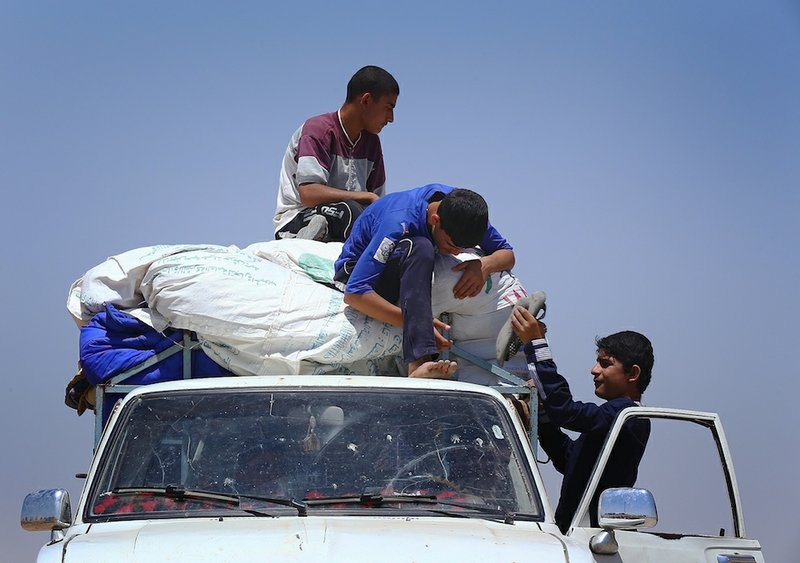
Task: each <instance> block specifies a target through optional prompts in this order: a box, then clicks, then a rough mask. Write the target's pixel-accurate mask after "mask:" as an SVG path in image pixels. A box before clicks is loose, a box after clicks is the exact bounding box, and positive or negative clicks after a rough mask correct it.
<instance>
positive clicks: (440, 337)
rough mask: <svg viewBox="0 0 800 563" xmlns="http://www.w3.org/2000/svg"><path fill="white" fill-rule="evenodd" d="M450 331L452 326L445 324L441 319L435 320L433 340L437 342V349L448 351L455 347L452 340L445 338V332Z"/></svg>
mask: <svg viewBox="0 0 800 563" xmlns="http://www.w3.org/2000/svg"><path fill="white" fill-rule="evenodd" d="M448 330H450V326H449V325H447V324H445V323H443V322H442V321H440V320H439V319H433V338H434V339H435V340H436V348H437V349H438V350H447V349H448V348H450V346H452V345H453V341H452V340H448V339H447V338H445V336H444V334H442V333H443V332H445V331H448Z"/></svg>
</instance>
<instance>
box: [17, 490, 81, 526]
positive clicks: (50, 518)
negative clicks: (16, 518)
mask: <svg viewBox="0 0 800 563" xmlns="http://www.w3.org/2000/svg"><path fill="white" fill-rule="evenodd" d="M71 522H72V507H71V505H70V502H69V493H68V492H67V491H65V490H64V489H48V490H44V491H39V492H36V493H30V494H29V495H28V496H26V497H25V500H24V501H23V503H22V513H21V514H20V524H21V525H22V527H23V528H24V529H25V530H28V531H29V532H41V531H51V530H63V529H65V528H68V527H69V526H70V523H71Z"/></svg>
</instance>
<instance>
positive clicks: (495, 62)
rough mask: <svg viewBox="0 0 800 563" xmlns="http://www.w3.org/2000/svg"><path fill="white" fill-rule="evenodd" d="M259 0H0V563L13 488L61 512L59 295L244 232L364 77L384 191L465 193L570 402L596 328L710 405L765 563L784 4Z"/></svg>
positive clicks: (778, 266)
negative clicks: (137, 251) (157, 251)
mask: <svg viewBox="0 0 800 563" xmlns="http://www.w3.org/2000/svg"><path fill="white" fill-rule="evenodd" d="M284 4H285V3H279V4H277V5H276V4H275V3H272V2H269V3H268V2H236V3H223V2H207V1H191V2H189V1H171V2H151V1H142V2H86V1H74V2H55V1H52V2H50V1H26V2H23V1H8V0H5V1H4V0H0V80H1V81H2V88H0V186H2V190H3V200H4V205H3V206H2V222H0V229H2V231H0V232H1V233H2V240H3V245H2V260H3V274H4V275H3V276H2V279H1V280H0V284H2V294H3V295H5V296H6V297H5V299H4V307H3V310H4V321H3V323H2V326H1V327H0V330H1V331H2V342H3V344H2V352H3V355H4V357H5V358H6V366H5V377H4V379H5V382H6V383H5V393H4V394H3V399H2V405H3V408H2V411H0V412H1V413H2V414H0V416H1V417H2V424H0V433H1V434H0V444H2V446H3V450H4V451H5V452H6V453H5V454H4V455H2V456H0V458H2V459H1V460H0V476H1V477H2V482H3V483H4V485H3V494H2V496H1V497H0V503H2V504H1V505H0V506H1V509H0V515H1V517H2V522H0V540H1V541H0V543H2V545H3V546H4V547H3V548H2V553H0V559H2V561H9V562H10V561H26V560H33V558H34V556H35V553H36V551H37V549H38V547H39V546H40V545H42V544H43V543H44V542H45V541H47V538H48V535H47V534H44V533H40V534H33V533H27V532H24V531H22V530H21V528H20V527H19V510H20V506H21V503H22V499H23V497H24V495H25V494H26V493H27V492H31V491H35V490H38V489H42V488H53V487H66V488H68V489H69V490H70V492H71V494H72V497H73V502H77V500H78V493H79V491H80V485H81V483H80V482H79V481H78V480H76V479H74V478H73V475H74V474H75V473H77V472H82V471H85V470H86V469H87V466H88V463H89V460H90V457H91V446H92V433H93V430H92V418H91V415H84V416H83V417H81V418H78V417H77V416H75V412H74V411H72V410H70V409H68V408H67V407H66V406H64V404H63V393H64V387H65V386H66V383H67V382H68V381H69V379H70V378H71V377H72V375H73V374H74V373H75V365H76V362H77V354H78V349H77V348H78V347H77V343H78V329H77V328H76V326H75V325H74V324H73V322H72V320H71V319H70V317H69V316H68V314H67V311H66V308H65V303H66V298H67V291H68V288H69V285H70V284H71V283H72V282H73V281H74V280H75V279H77V278H78V277H80V276H82V275H83V273H84V272H85V271H86V270H88V269H89V268H91V267H92V266H94V265H96V264H98V263H99V262H101V261H103V260H105V259H106V258H107V257H108V256H110V255H113V254H118V253H120V252H123V251H125V250H129V249H132V248H136V247H140V246H147V245H153V244H166V243H212V244H234V245H237V246H246V245H248V244H250V243H253V242H258V241H263V240H269V239H270V238H271V228H272V215H273V212H274V208H275V194H276V190H277V179H278V172H279V167H280V161H281V158H282V156H283V152H284V150H285V147H286V143H287V142H288V139H289V136H290V135H291V133H292V132H293V131H294V130H295V129H296V128H297V127H298V126H299V125H300V123H301V122H302V121H303V120H304V119H305V118H307V117H310V116H312V115H316V114H319V113H323V112H327V111H333V110H335V109H336V108H337V107H339V105H340V104H341V102H342V101H343V98H344V91H345V85H346V82H347V80H348V79H349V77H350V76H351V75H352V73H353V72H354V71H355V70H357V69H358V68H360V67H361V66H363V65H365V64H377V65H380V66H383V67H384V68H386V69H387V70H389V71H390V72H392V73H393V74H394V76H395V77H396V78H397V80H398V81H399V83H400V88H401V95H400V98H399V101H398V105H397V110H396V112H395V123H394V124H392V125H389V126H388V127H387V128H386V129H385V130H384V132H383V133H382V135H381V139H382V142H383V147H384V154H385V158H386V166H387V172H388V186H389V191H397V190H400V189H404V188H411V187H416V186H419V185H422V184H426V183H430V182H442V183H446V184H451V185H459V186H464V187H471V188H473V189H475V190H477V191H479V192H481V193H482V194H483V195H484V196H485V197H486V199H487V201H488V202H489V205H490V209H491V215H492V221H493V223H494V224H495V225H496V226H497V227H498V229H499V230H500V231H501V232H502V233H503V234H504V235H506V237H507V238H508V239H509V240H510V241H511V242H512V244H513V245H514V246H515V248H516V252H517V266H516V268H515V272H516V274H517V275H518V276H519V277H520V278H521V279H522V280H523V282H524V283H525V284H526V286H527V287H528V288H529V289H530V290H534V289H542V290H545V291H546V292H547V294H548V304H549V311H548V327H549V330H550V332H549V337H550V341H551V346H552V349H553V352H554V355H555V357H556V360H557V361H558V364H559V368H560V370H561V372H562V373H564V374H565V375H566V376H567V377H568V378H569V379H570V381H571V382H572V388H573V391H574V393H575V395H576V397H578V398H580V399H583V400H591V399H592V398H593V394H592V385H591V378H590V375H589V369H590V367H591V365H592V363H593V361H594V352H595V350H594V338H595V336H597V335H603V334H607V333H610V332H615V331H617V330H622V329H633V330H638V331H641V332H644V333H645V334H647V335H648V336H649V337H650V338H651V340H652V341H653V344H654V348H655V352H656V365H655V370H654V376H653V383H652V386H651V387H650V389H649V390H648V392H647V393H646V394H645V398H644V400H645V402H646V403H647V404H649V405H654V406H655V405H658V406H672V407H682V408H691V409H698V410H708V411H715V412H719V413H720V414H721V416H722V421H723V424H724V425H725V429H726V432H727V436H728V440H729V443H730V446H731V449H732V453H733V458H734V461H735V467H736V472H737V477H738V480H739V485H740V488H741V490H742V497H743V504H744V510H745V521H746V524H747V531H748V535H750V536H752V537H757V538H759V539H760V540H761V542H762V545H763V547H764V552H765V555H766V557H767V559H768V560H769V561H773V562H788V561H792V560H793V558H794V557H796V555H797V552H798V549H800V539H798V534H796V533H792V532H791V529H792V528H793V527H794V525H793V524H789V523H791V522H794V521H795V518H794V517H795V515H796V510H797V506H798V504H799V503H800V486H799V485H798V481H797V479H798V470H797V467H798V466H800V447H799V446H800V438H798V430H797V429H798V426H799V425H800V424H799V423H800V408H799V407H798V404H797V402H798V399H799V398H800V378H798V375H800V373H798V371H799V370H798V365H799V364H798V360H797V358H796V356H795V354H794V352H796V351H797V349H798V348H800V340H799V339H798V333H797V329H796V322H795V320H796V319H797V318H798V316H800V307H799V306H798V303H799V301H800V300H798V296H797V291H798V287H800V259H798V253H797V246H798V242H800V228H799V227H798V212H800V189H799V188H800V185H799V184H800V158H799V157H800V103H798V100H800V3H799V2H797V1H791V0H767V1H761V2H754V1H739V0H706V1H702V0H701V1H696V0H678V1H672V2H642V1H633V0H631V1H617V2H560V3H557V2H541V1H532V2H508V1H503V0H500V1H498V2H492V3H491V7H489V4H485V3H483V4H480V5H476V6H471V5H466V4H465V3H463V2H455V1H453V2H418V1H416V0H413V1H409V2H404V3H402V4H401V3H393V4H385V5H384V4H383V3H380V2H372V3H363V2H350V1H340V2H337V3H320V5H316V4H315V3H311V4H309V3H297V5H295V6H287V5H284ZM677 449H678V450H679V448H677ZM678 453H679V454H684V453H686V454H689V455H690V453H691V452H678ZM555 500H556V499H555V498H554V499H552V501H553V502H555Z"/></svg>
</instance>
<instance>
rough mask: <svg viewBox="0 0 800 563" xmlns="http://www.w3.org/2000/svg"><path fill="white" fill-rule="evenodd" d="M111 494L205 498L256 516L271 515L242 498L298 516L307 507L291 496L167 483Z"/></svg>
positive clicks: (113, 490)
mask: <svg viewBox="0 0 800 563" xmlns="http://www.w3.org/2000/svg"><path fill="white" fill-rule="evenodd" d="M111 493H112V494H115V495H118V496H125V495H139V494H152V495H156V496H163V497H166V498H174V499H176V500H186V499H190V500H191V499H193V500H206V501H211V502H218V503H222V504H227V505H230V506H233V507H235V508H239V509H241V510H242V511H244V512H247V513H249V514H255V515H257V516H273V515H271V514H265V513H264V512H261V511H259V510H255V509H252V508H246V507H243V506H242V499H247V500H258V501H262V502H269V503H271V504H279V505H281V506H288V507H291V508H294V509H296V510H297V515H298V516H306V514H307V513H308V507H307V506H306V504H305V503H304V502H301V501H298V500H295V499H293V498H284V497H265V496H257V495H239V494H233V493H221V492H218V491H206V490H203V489H187V488H185V487H182V486H180V485H167V486H166V487H117V488H116V489H112V490H111Z"/></svg>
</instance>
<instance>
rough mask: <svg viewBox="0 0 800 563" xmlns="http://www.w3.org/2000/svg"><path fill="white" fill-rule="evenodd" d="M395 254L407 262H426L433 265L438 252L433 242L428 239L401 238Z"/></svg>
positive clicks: (421, 237) (419, 237)
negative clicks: (409, 260)
mask: <svg viewBox="0 0 800 563" xmlns="http://www.w3.org/2000/svg"><path fill="white" fill-rule="evenodd" d="M395 253H397V254H399V255H400V256H401V257H402V258H404V259H406V260H408V259H414V260H415V261H424V262H430V263H431V264H433V259H434V257H435V254H436V251H435V249H434V247H433V241H431V239H429V238H428V237H423V236H413V237H405V238H401V239H400V240H399V241H397V245H396V246H395Z"/></svg>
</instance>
